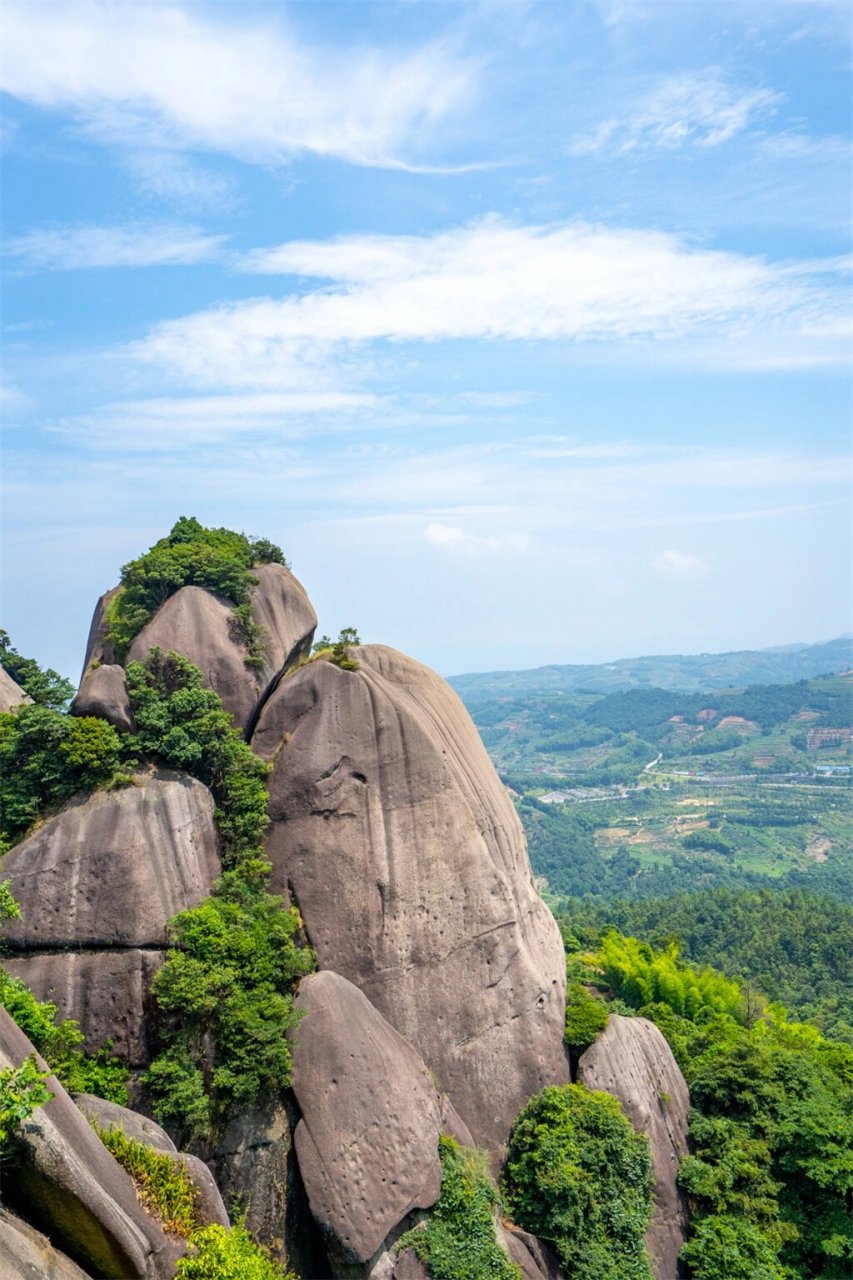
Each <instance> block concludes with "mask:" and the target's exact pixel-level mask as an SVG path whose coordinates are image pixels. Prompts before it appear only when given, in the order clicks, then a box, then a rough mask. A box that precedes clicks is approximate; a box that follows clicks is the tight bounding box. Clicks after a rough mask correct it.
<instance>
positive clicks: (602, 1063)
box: [578, 1014, 690, 1280]
mask: <svg viewBox="0 0 853 1280" xmlns="http://www.w3.org/2000/svg"><path fill="white" fill-rule="evenodd" d="M578 1079H579V1081H580V1082H581V1083H582V1084H585V1085H586V1086H587V1088H588V1089H602V1090H604V1092H605V1093H610V1094H612V1095H613V1097H614V1098H618V1099H619V1101H620V1102H621V1104H622V1106H623V1107H624V1109H625V1112H626V1114H627V1116H628V1118H629V1119H630V1121H631V1123H632V1125H633V1126H634V1128H635V1129H636V1130H637V1131H638V1132H639V1133H645V1134H647V1135H648V1138H649V1146H650V1149H651V1156H652V1167H653V1173H654V1179H655V1193H654V1210H653V1213H652V1220H651V1224H650V1226H649V1230H648V1232H647V1234H646V1248H647V1250H648V1254H649V1261H650V1263H651V1268H652V1273H653V1274H654V1276H655V1280H676V1277H677V1276H678V1275H679V1267H678V1255H679V1253H680V1251H681V1249H682V1247H683V1245H684V1242H685V1240H686V1238H687V1222H688V1217H687V1205H686V1202H685V1199H684V1197H683V1196H682V1194H681V1192H680V1191H679V1190H678V1187H677V1186H676V1183H675V1178H676V1174H677V1173H678V1165H679V1161H680V1160H681V1158H682V1156H684V1155H686V1154H687V1125H688V1112H689V1109H690V1094H689V1093H688V1090H687V1084H686V1082H685V1079H684V1076H683V1075H682V1074H681V1069H680V1068H679V1066H678V1063H677V1062H676V1061H675V1058H674V1057H673V1056H672V1050H671V1049H670V1047H669V1045H668V1044H667V1042H666V1040H665V1039H664V1037H663V1035H662V1033H661V1032H660V1031H659V1030H658V1028H657V1027H656V1026H655V1025H654V1023H653V1022H649V1021H648V1020H647V1019H646V1018H624V1017H621V1016H620V1015H619V1014H611V1015H610V1020H609V1022H608V1024H607V1026H606V1027H605V1029H604V1031H602V1033H601V1035H600V1036H599V1037H598V1039H597V1040H596V1041H595V1043H594V1044H592V1045H590V1047H589V1048H588V1049H587V1050H586V1052H585V1053H584V1054H583V1055H582V1056H581V1059H580V1062H579V1063H578Z"/></svg>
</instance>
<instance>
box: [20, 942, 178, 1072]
mask: <svg viewBox="0 0 853 1280" xmlns="http://www.w3.org/2000/svg"><path fill="white" fill-rule="evenodd" d="M165 958H166V952H165V951H159V950H151V951H148V950H140V949H138V948H131V949H129V950H127V951H125V950H120V951H83V952H77V951H53V952H30V953H29V954H27V955H26V956H24V957H19V958H18V959H11V960H7V959H4V960H3V967H4V968H5V969H7V970H8V971H9V973H11V974H12V976H13V977H15V978H20V979H21V980H22V981H23V982H26V984H27V986H28V987H29V988H30V990H31V991H32V992H33V994H34V995H35V997H36V999H38V1000H50V1001H51V1002H52V1003H53V1004H55V1005H56V1006H57V1016H58V1017H59V1018H60V1019H62V1018H74V1019H75V1020H76V1021H77V1022H79V1024H80V1030H81V1031H82V1032H83V1035H84V1037H85V1048H86V1049H87V1050H89V1051H90V1052H91V1051H93V1050H95V1049H99V1048H101V1047H102V1046H103V1045H104V1044H105V1043H106V1041H107V1040H112V1042H113V1049H114V1052H115V1053H116V1054H118V1056H119V1057H120V1058H122V1059H123V1060H124V1061H126V1062H127V1063H128V1065H129V1066H131V1067H145V1066H147V1065H148V1063H149V1061H150V1060H151V1054H152V1047H153V1046H152V1045H151V1043H150V1034H149V1027H148V1020H147V1016H146V1015H147V1012H148V1007H149V997H148V992H149V990H150V987H151V981H152V979H153V977H154V974H155V973H156V972H157V970H158V969H159V968H160V965H161V964H162V963H163V961H164V960H165Z"/></svg>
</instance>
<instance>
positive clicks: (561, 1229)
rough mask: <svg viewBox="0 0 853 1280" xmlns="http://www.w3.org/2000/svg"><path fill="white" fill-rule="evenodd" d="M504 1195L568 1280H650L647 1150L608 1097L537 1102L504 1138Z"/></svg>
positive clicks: (572, 1094) (587, 1094)
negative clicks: (555, 1257)
mask: <svg viewBox="0 0 853 1280" xmlns="http://www.w3.org/2000/svg"><path fill="white" fill-rule="evenodd" d="M504 1191H505V1196H506V1201H507V1206H508V1208H509V1210H510V1212H511V1213H512V1214H513V1217H514V1218H515V1220H516V1221H517V1222H518V1223H519V1224H520V1225H521V1226H522V1227H524V1228H525V1230H527V1231H532V1232H533V1233H534V1234H535V1235H537V1236H539V1237H540V1239H543V1240H547V1241H548V1242H549V1243H550V1244H551V1245H552V1246H553V1248H554V1249H555V1250H556V1252H557V1255H558V1257H559V1258H560V1261H561V1263H562V1265H563V1267H564V1269H565V1271H566V1274H567V1275H570V1276H571V1277H572V1280H650V1272H649V1265H648V1259H647V1257H646V1253H645V1247H644V1240H643V1237H644V1235H645V1231H646V1227H647V1226H648V1222H649V1215H650V1212H651V1197H652V1178H651V1161H650V1157H649V1147H648V1141H647V1139H646V1138H645V1137H644V1136H643V1135H641V1134H637V1133H635V1132H634V1130H633V1129H632V1127H631V1124H630V1122H629V1121H628V1119H627V1118H626V1116H625V1115H624V1113H623V1111H622V1109H621V1107H620V1106H619V1103H618V1102H617V1101H616V1099H615V1098H612V1097H611V1096H610V1095H609V1094H606V1093H594V1092H591V1091H590V1090H589V1089H586V1088H584V1086H583V1085H577V1084H569V1085H552V1086H550V1087H548V1088H546V1089H543V1090H542V1091H541V1093H538V1094H537V1095H536V1097H535V1098H533V1099H532V1100H531V1101H530V1102H529V1103H528V1104H527V1106H526V1107H525V1108H524V1110H523V1111H522V1112H521V1114H520V1116H519V1117H518V1119H517V1120H516V1122H515V1125H514V1127H513V1130H512V1134H511V1135H510V1140H509V1149H508V1152H507V1159H506V1166H505V1172H504Z"/></svg>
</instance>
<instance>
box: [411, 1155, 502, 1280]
mask: <svg viewBox="0 0 853 1280" xmlns="http://www.w3.org/2000/svg"><path fill="white" fill-rule="evenodd" d="M439 1156H440V1158H441V1171H442V1178H441V1195H440V1196H439V1198H438V1200H437V1201H436V1203H435V1205H434V1206H433V1208H432V1209H431V1211H430V1215H429V1218H428V1219H427V1220H426V1222H425V1223H423V1224H421V1225H420V1226H417V1227H414V1228H413V1229H412V1230H411V1231H408V1232H407V1233H406V1234H405V1235H404V1236H402V1237H401V1238H400V1240H398V1241H397V1248H398V1249H400V1250H402V1249H405V1248H410V1249H412V1251H413V1252H414V1253H415V1254H417V1256H418V1257H419V1258H420V1260H421V1262H423V1264H424V1266H425V1267H426V1270H427V1273H428V1275H429V1276H430V1277H431V1280H521V1271H520V1270H519V1268H518V1267H517V1266H516V1265H515V1263H514V1262H511V1261H510V1260H509V1258H508V1257H507V1255H506V1254H505V1253H504V1251H503V1249H501V1247H500V1245H499V1244H498V1242H497V1238H496V1236H495V1221H494V1214H495V1210H496V1208H497V1206H498V1193H497V1189H496V1188H495V1185H494V1183H493V1182H492V1180H491V1178H490V1177H489V1174H488V1170H487V1168H486V1162H485V1158H484V1157H483V1156H482V1155H481V1153H480V1152H478V1151H472V1150H471V1149H470V1148H467V1147H461V1146H460V1145H459V1143H458V1142H456V1141H454V1139H453V1138H447V1137H444V1136H442V1137H440V1138H439Z"/></svg>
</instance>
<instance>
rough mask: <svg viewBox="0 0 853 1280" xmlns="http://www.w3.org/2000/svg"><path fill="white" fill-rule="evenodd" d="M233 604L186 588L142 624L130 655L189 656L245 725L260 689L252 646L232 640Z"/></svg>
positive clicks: (140, 658)
mask: <svg viewBox="0 0 853 1280" xmlns="http://www.w3.org/2000/svg"><path fill="white" fill-rule="evenodd" d="M232 619H233V613H232V611H231V606H230V605H229V604H228V603H227V602H226V601H225V600H222V599H220V598H219V597H218V596H214V595H211V593H210V592H209V591H205V590H203V588H202V587H181V589H180V591H176V592H175V594H174V595H173V596H170V597H169V599H168V600H167V601H166V603H165V604H164V605H162V606H161V607H160V608H159V609H158V610H157V612H156V613H155V614H154V617H153V618H152V619H151V621H150V622H149V623H148V624H147V625H146V626H144V627H143V628H142V630H141V631H140V633H139V635H138V636H137V637H136V639H135V640H134V641H133V644H132V645H131V646H130V649H129V650H128V653H127V661H128V662H142V661H143V659H144V658H145V656H146V654H147V653H148V651H149V649H153V648H154V647H155V646H157V647H159V648H160V649H162V650H163V651H164V652H168V650H169V649H174V650H175V651H176V652H177V653H180V654H183V656H184V657H185V658H189V660H190V662H192V663H193V664H194V665H195V666H197V667H198V668H199V670H200V671H201V673H202V675H203V676H204V679H205V683H206V684H207V685H208V686H209V688H211V689H214V690H215V691H216V692H217V693H218V694H219V696H220V698H221V699H222V705H223V707H224V708H225V710H226V711H228V712H230V713H231V716H232V717H233V719H234V723H235V725H237V727H238V728H240V729H245V727H246V725H247V724H248V723H249V720H250V719H251V717H252V714H253V712H254V710H255V705H256V703H257V701H258V696H259V692H260V691H259V688H258V682H257V680H256V679H255V676H254V674H253V673H252V672H251V671H250V670H249V668H248V667H247V666H246V650H245V648H244V647H243V645H241V644H238V643H236V642H235V641H234V640H233V639H232V629H233V628H232Z"/></svg>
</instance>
